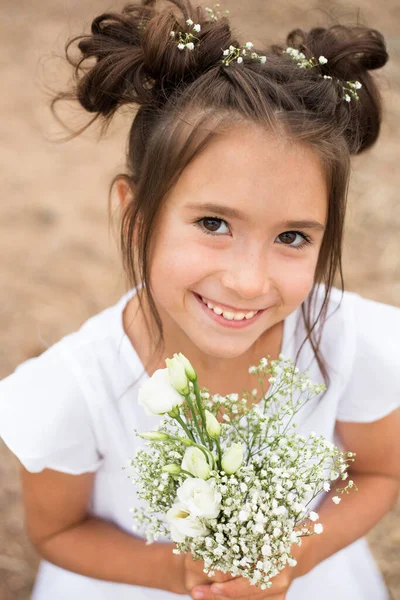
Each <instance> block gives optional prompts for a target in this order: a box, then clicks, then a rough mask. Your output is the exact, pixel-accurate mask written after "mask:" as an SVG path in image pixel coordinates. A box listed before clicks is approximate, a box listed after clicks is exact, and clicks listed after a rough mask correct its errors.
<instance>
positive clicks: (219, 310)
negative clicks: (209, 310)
mask: <svg viewBox="0 0 400 600" xmlns="http://www.w3.org/2000/svg"><path fill="white" fill-rule="evenodd" d="M213 311H214V312H215V313H216V314H217V315H222V313H223V310H222V308H219V307H218V306H214V308H213Z"/></svg>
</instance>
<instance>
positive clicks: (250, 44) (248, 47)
mask: <svg viewBox="0 0 400 600" xmlns="http://www.w3.org/2000/svg"><path fill="white" fill-rule="evenodd" d="M245 46H246V48H247V49H248V50H251V49H252V48H254V44H253V43H252V42H246V43H245Z"/></svg>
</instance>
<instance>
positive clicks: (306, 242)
mask: <svg viewBox="0 0 400 600" xmlns="http://www.w3.org/2000/svg"><path fill="white" fill-rule="evenodd" d="M207 219H210V220H214V221H220V222H221V223H225V224H226V225H228V222H227V221H225V219H220V218H219V217H202V218H201V219H199V220H198V221H196V222H195V225H197V226H198V227H199V228H200V229H201V230H202V231H203V233H206V234H207V235H214V236H221V234H220V233H214V232H212V231H209V230H208V229H206V228H205V227H204V225H203V223H202V221H206V220H207ZM283 233H297V234H298V235H301V237H302V238H303V239H304V242H303V243H302V244H300V245H299V246H291V245H289V244H283V243H282V245H283V246H288V247H289V248H294V249H295V250H304V249H305V248H306V247H307V246H311V245H312V244H313V242H312V240H311V238H310V237H309V236H308V235H307V234H306V233H304V232H303V231H284V232H283ZM280 235H282V234H280Z"/></svg>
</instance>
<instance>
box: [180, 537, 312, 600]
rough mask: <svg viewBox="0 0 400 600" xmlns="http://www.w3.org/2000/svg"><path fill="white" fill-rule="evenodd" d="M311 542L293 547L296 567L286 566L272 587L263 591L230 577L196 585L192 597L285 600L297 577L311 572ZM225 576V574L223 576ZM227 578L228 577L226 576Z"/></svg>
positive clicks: (243, 578) (197, 599)
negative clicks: (309, 562)
mask: <svg viewBox="0 0 400 600" xmlns="http://www.w3.org/2000/svg"><path fill="white" fill-rule="evenodd" d="M309 540H312V538H311V537H309V538H307V537H306V538H303V541H302V545H301V546H296V545H293V546H292V548H291V554H292V556H293V558H295V559H296V561H297V565H296V566H295V567H289V566H286V567H285V568H284V569H283V570H282V571H280V573H279V574H278V575H276V577H273V578H272V579H271V582H272V587H271V588H269V589H267V590H262V589H261V588H260V587H257V586H255V585H252V584H251V583H250V582H249V580H248V579H246V578H245V577H235V578H232V577H230V578H229V580H227V579H226V578H225V579H223V580H222V579H221V580H216V581H215V583H214V582H211V583H210V582H209V583H208V585H196V586H195V587H194V588H193V589H192V590H191V596H192V598H194V599H195V600H228V598H233V599H235V600H250V599H251V600H264V599H265V600H285V598H286V594H287V592H288V589H289V587H290V585H291V583H292V581H293V580H294V579H295V578H296V577H300V576H301V575H304V574H305V573H307V572H308V570H309V565H308V561H307V560H306V558H307V557H308V556H309V554H310V552H309V547H308V544H309ZM223 575H224V576H225V574H223ZM225 577H226V576H225Z"/></svg>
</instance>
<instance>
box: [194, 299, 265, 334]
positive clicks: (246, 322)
mask: <svg viewBox="0 0 400 600" xmlns="http://www.w3.org/2000/svg"><path fill="white" fill-rule="evenodd" d="M192 294H193V296H194V297H195V298H196V300H197V302H198V303H199V304H200V306H201V307H202V308H203V310H204V312H205V313H206V314H207V315H208V316H209V317H210V318H211V319H213V320H214V321H215V322H216V323H219V324H220V325H222V326H223V327H230V328H231V329H243V328H244V327H249V326H250V325H252V324H253V323H254V322H255V321H256V320H257V319H258V317H259V315H261V314H262V313H264V312H265V311H266V310H267V309H266V308H264V309H262V310H259V311H258V312H257V313H256V314H255V315H254V317H251V319H243V320H242V321H235V320H232V321H228V320H227V319H225V318H224V317H223V316H222V315H217V314H216V313H215V312H214V311H213V310H211V308H208V306H207V305H206V304H204V302H203V300H202V299H201V297H200V296H199V295H198V294H196V292H192ZM218 306H221V307H223V306H224V305H222V304H218ZM249 312H250V311H249Z"/></svg>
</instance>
